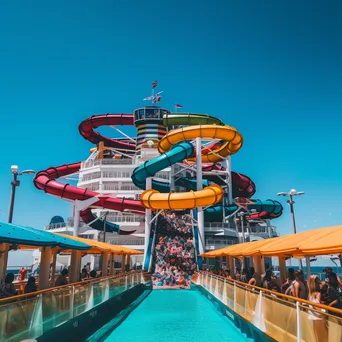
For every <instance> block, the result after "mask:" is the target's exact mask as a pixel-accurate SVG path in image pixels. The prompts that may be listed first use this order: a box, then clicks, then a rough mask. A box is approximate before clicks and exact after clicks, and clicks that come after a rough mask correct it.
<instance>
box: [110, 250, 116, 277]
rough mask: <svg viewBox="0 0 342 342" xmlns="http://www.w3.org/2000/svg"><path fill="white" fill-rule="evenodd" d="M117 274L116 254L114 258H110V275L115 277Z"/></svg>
mask: <svg viewBox="0 0 342 342" xmlns="http://www.w3.org/2000/svg"><path fill="white" fill-rule="evenodd" d="M114 272H115V255H114V253H112V256H111V258H110V271H109V274H110V275H114Z"/></svg>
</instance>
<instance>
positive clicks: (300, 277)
mask: <svg viewBox="0 0 342 342" xmlns="http://www.w3.org/2000/svg"><path fill="white" fill-rule="evenodd" d="M323 271H324V272H325V279H324V281H321V280H320V278H319V277H318V276H317V275H311V276H310V277H309V279H308V280H307V281H305V279H304V273H303V271H302V270H296V271H295V270H294V269H293V268H289V269H288V270H287V275H286V279H285V281H284V282H281V280H280V279H279V278H277V277H275V276H274V274H273V272H272V270H270V269H268V270H266V272H265V274H263V275H261V274H258V272H255V270H254V268H253V267H250V268H243V269H242V271H241V269H236V271H235V274H232V273H231V272H230V270H227V269H214V270H212V271H211V272H213V273H215V274H218V275H220V276H222V277H226V278H228V279H235V280H238V281H241V282H243V283H246V284H249V285H252V286H258V287H262V288H265V289H267V290H271V291H274V292H279V293H283V294H286V295H289V296H293V297H296V298H301V299H306V300H309V301H311V302H314V303H317V304H324V305H328V306H331V307H334V308H337V309H342V281H341V279H340V278H339V277H338V276H337V275H336V273H334V272H333V270H332V268H331V267H326V268H325V269H324V270H323Z"/></svg>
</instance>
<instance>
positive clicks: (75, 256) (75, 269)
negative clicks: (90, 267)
mask: <svg viewBox="0 0 342 342" xmlns="http://www.w3.org/2000/svg"><path fill="white" fill-rule="evenodd" d="M80 262H81V252H80V251H77V250H73V251H72V252H71V262H70V273H71V274H70V283H76V282H77V281H78V280H79V276H80V268H81V263H80Z"/></svg>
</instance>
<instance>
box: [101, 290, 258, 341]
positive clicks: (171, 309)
mask: <svg viewBox="0 0 342 342" xmlns="http://www.w3.org/2000/svg"><path fill="white" fill-rule="evenodd" d="M105 341H106V342H113V341H125V342H130V341H132V342H133V341H134V342H138V341H148V342H163V341H165V342H166V341H167V342H173V341H175V342H183V341H187V342H191V341H196V342H202V341H203V342H208V341H220V342H221V341H235V342H242V341H252V340H251V339H248V338H247V337H246V336H245V335H244V334H242V333H241V332H240V330H238V329H237V328H236V327H235V325H234V324H233V323H232V322H231V321H230V320H229V319H228V318H227V317H225V316H223V315H222V314H221V313H220V312H219V311H218V310H216V309H215V306H214V305H213V304H212V302H211V301H210V300H208V299H207V298H206V297H205V296H204V295H203V294H201V293H200V292H199V291H197V290H155V291H152V292H151V294H150V295H149V296H148V297H147V298H146V299H145V300H144V301H143V302H142V303H141V304H140V305H139V306H138V307H137V308H136V309H135V310H133V311H132V312H131V313H130V314H129V316H128V317H127V318H126V319H125V320H124V321H123V322H122V323H121V324H120V325H119V326H118V327H117V328H116V329H115V330H113V331H112V333H111V334H110V335H109V336H108V337H107V338H106V339H105Z"/></svg>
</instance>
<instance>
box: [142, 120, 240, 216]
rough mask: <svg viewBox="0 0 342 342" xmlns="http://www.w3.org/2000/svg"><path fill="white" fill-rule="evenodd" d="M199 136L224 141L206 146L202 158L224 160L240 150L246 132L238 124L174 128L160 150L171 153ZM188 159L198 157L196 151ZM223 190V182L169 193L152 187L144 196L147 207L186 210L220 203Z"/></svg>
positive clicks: (161, 144)
mask: <svg viewBox="0 0 342 342" xmlns="http://www.w3.org/2000/svg"><path fill="white" fill-rule="evenodd" d="M197 137H200V138H202V139H203V140H205V141H206V140H212V139H214V140H219V141H223V142H222V143H221V144H219V147H217V146H216V147H215V149H213V150H208V149H206V153H205V154H202V162H204V163H208V162H210V163H212V162H218V161H220V160H223V159H224V158H226V157H227V156H229V155H231V154H234V153H237V152H238V151H239V149H240V148H241V147H242V144H243V138H242V135H241V134H240V133H239V132H238V131H237V130H236V129H235V128H234V127H230V126H217V125H198V126H190V127H185V128H179V129H175V130H172V131H170V132H169V133H168V134H167V135H166V136H165V137H164V138H163V139H162V140H160V142H159V145H158V150H159V152H160V153H167V152H169V151H170V150H171V148H172V147H173V146H174V145H176V144H178V143H180V142H184V141H189V140H190V141H191V140H194V139H196V138H197ZM187 160H188V161H196V157H194V156H193V155H192V156H189V158H187ZM223 194H224V190H223V189H222V188H221V187H220V186H219V185H216V184H214V185H210V186H208V187H205V188H204V189H202V190H199V191H190V192H178V193H173V192H170V193H168V194H165V193H160V192H159V191H157V190H151V189H150V190H146V191H144V192H143V193H142V194H141V197H140V200H141V203H142V205H143V206H144V207H145V208H147V209H167V210H182V209H194V208H197V207H204V206H209V205H213V204H216V203H218V202H221V201H222V198H223Z"/></svg>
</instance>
